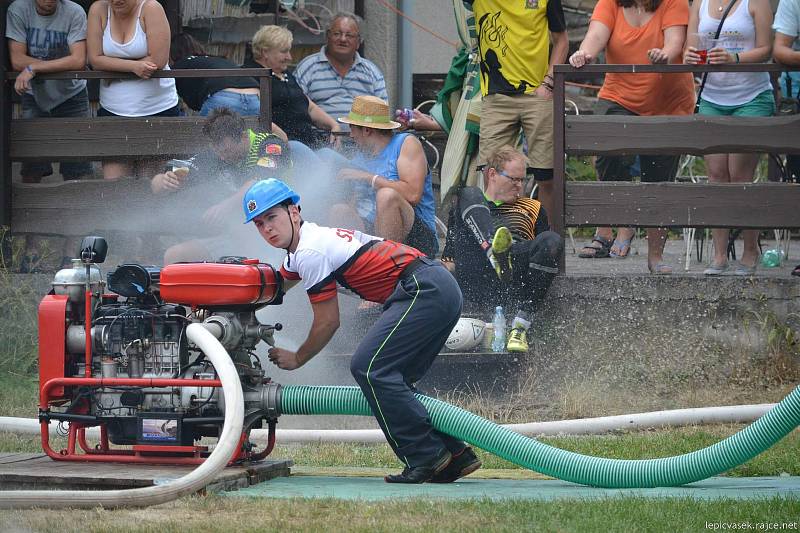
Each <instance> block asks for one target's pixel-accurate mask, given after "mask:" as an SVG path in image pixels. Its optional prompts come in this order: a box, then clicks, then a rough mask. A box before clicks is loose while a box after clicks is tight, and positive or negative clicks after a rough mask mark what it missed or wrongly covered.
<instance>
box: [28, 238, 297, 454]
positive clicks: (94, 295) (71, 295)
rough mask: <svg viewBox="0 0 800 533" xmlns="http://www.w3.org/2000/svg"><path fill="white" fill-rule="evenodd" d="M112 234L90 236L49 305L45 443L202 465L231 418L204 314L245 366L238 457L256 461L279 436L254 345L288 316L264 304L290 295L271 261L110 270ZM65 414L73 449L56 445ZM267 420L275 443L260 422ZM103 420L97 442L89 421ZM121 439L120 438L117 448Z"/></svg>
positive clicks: (42, 352) (42, 356) (272, 391)
mask: <svg viewBox="0 0 800 533" xmlns="http://www.w3.org/2000/svg"><path fill="white" fill-rule="evenodd" d="M106 252H107V244H106V242H105V240H104V239H103V238H101V237H86V238H85V239H84V240H83V242H82V243H81V249H80V258H78V259H75V260H73V267H72V268H69V269H63V270H61V271H59V272H58V273H57V274H56V275H55V278H54V281H53V284H52V286H53V288H52V290H51V291H50V292H49V293H48V294H47V295H46V296H45V297H44V299H43V300H42V301H41V303H40V305H39V383H40V387H39V422H40V425H41V441H42V448H43V449H44V451H45V453H46V454H47V455H48V456H50V457H52V458H53V459H56V460H61V461H94V462H122V463H145V464H174V465H189V464H199V463H202V462H203V461H204V460H205V458H206V457H207V456H208V455H209V451H208V447H207V446H205V445H200V444H199V443H198V442H199V441H200V439H202V438H204V437H218V436H219V434H220V432H221V429H222V425H223V421H224V416H223V415H224V409H225V406H224V396H223V395H222V394H221V382H220V380H219V379H218V378H217V375H216V371H215V370H214V367H213V365H211V364H210V363H209V362H208V361H206V360H205V357H204V354H203V353H202V351H201V350H199V349H198V348H197V347H196V346H194V345H192V344H191V343H190V342H189V341H188V340H187V337H186V335H185V329H186V327H187V326H188V325H189V324H191V323H199V324H201V325H202V326H203V327H205V328H206V329H207V330H208V331H209V332H211V333H212V334H213V335H214V336H215V337H216V338H217V339H218V340H219V341H220V343H221V344H222V345H223V346H224V347H225V349H226V350H227V352H228V354H229V355H230V357H231V359H232V360H233V362H234V365H235V366H236V368H237V371H238V373H239V377H240V381H241V383H242V389H243V394H244V398H245V419H244V427H243V430H242V435H241V437H240V439H239V445H238V446H237V448H236V450H237V451H236V452H235V453H234V455H233V456H232V457H231V459H230V463H229V464H233V463H239V462H243V461H258V460H262V459H264V458H265V457H266V456H268V455H269V454H270V453H271V451H272V449H273V446H274V444H275V428H276V423H277V418H278V416H279V414H280V413H279V412H278V405H279V402H280V386H279V385H278V384H276V383H274V382H273V381H272V380H271V379H270V378H269V377H267V376H266V375H265V371H264V369H263V368H262V367H261V362H260V360H259V359H258V356H257V355H256V352H255V347H256V345H257V344H258V343H259V342H261V341H264V342H267V343H268V344H274V340H273V334H274V332H275V331H279V330H280V329H281V328H282V326H281V324H279V323H276V324H261V323H260V322H259V321H258V319H257V318H256V315H255V312H256V311H257V310H258V309H260V308H261V307H263V306H266V305H275V304H280V303H281V302H282V298H283V283H282V279H281V276H280V274H279V273H278V272H277V271H276V270H275V269H274V268H273V267H272V266H271V265H269V264H266V263H260V262H259V261H258V260H253V259H246V258H242V257H226V258H222V259H220V261H219V262H216V263H178V264H173V265H167V266H165V267H164V268H157V267H153V266H142V265H137V264H125V265H121V266H119V267H117V268H116V269H115V270H114V271H112V272H110V273H109V274H108V283H107V285H108V290H106V282H104V281H103V280H102V279H101V274H100V269H99V267H98V266H97V265H98V264H100V263H102V262H103V261H104V260H105V256H106ZM51 421H58V422H59V426H58V427H59V430H60V432H61V433H63V434H64V435H65V436H66V437H67V445H66V448H64V449H60V450H56V449H54V448H53V447H52V446H51V443H50V441H51V438H50V422H51ZM264 422H266V424H267V426H268V428H269V432H268V440H267V444H266V446H265V447H264V448H263V449H262V450H260V451H257V450H256V446H255V445H254V444H253V443H251V442H250V439H249V437H250V430H251V429H253V428H257V427H262V426H263V423H264ZM90 427H99V430H100V438H99V443H98V444H96V445H94V446H92V445H90V444H89V442H88V441H87V435H86V429H87V428H90ZM112 445H113V446H112Z"/></svg>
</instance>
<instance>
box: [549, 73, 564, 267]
mask: <svg viewBox="0 0 800 533" xmlns="http://www.w3.org/2000/svg"><path fill="white" fill-rule="evenodd" d="M565 81H566V80H565V75H564V73H563V72H558V71H557V70H554V72H553V180H554V183H553V212H552V213H548V218H549V219H550V226H551V228H550V229H552V230H553V231H555V232H556V233H558V234H559V235H561V236H562V237H565V235H564V231H565V229H566V224H565V217H564V190H565V182H566V175H565V174H566V169H565V164H564V163H565V160H564V157H565V155H566V153H565V151H564V97H565V95H564V82H565ZM566 248H567V247H566V246H565V247H564V248H563V249H562V250H561V258H560V259H559V261H558V272H559V274H563V273H564V272H565V265H566V251H565V250H566Z"/></svg>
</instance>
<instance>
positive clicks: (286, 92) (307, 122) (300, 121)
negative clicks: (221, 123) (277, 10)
mask: <svg viewBox="0 0 800 533" xmlns="http://www.w3.org/2000/svg"><path fill="white" fill-rule="evenodd" d="M292 39H293V37H292V32H290V31H289V30H287V29H286V28H283V27H280V26H273V25H270V26H262V27H261V29H259V30H258V31H257V32H256V34H255V35H254V36H253V41H252V48H253V60H252V61H251V62H245V64H244V65H242V66H243V67H247V68H261V67H265V68H269V69H272V121H273V122H274V123H275V124H277V125H278V126H279V127H280V128H281V129H282V130H283V131H285V132H286V135H288V136H289V139H290V140H296V141H300V142H302V143H303V144H305V145H307V146H310V147H312V148H318V147H319V146H320V145H324V144H331V143H332V142H333V140H334V139H333V136H332V135H330V136H327V135H326V136H325V137H326V138H324V139H321V138H320V135H319V132H318V130H317V129H316V128H319V129H320V130H327V131H329V132H337V131H340V127H339V124H338V123H337V122H336V121H335V120H334V119H333V117H331V116H330V115H328V114H327V113H326V112H325V111H323V110H322V109H321V108H320V107H319V106H318V105H317V104H315V103H314V102H312V101H311V100H310V99H309V98H308V96H306V95H305V93H304V92H303V90H302V89H301V88H300V86H299V85H298V84H297V80H295V78H294V76H293V75H292V73H291V72H289V71H288V68H289V64H290V63H291V61H292V52H291V51H292Z"/></svg>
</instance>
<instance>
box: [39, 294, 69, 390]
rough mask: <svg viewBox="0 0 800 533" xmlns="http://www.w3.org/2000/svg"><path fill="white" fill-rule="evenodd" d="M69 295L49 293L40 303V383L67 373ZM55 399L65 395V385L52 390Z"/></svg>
mask: <svg viewBox="0 0 800 533" xmlns="http://www.w3.org/2000/svg"><path fill="white" fill-rule="evenodd" d="M67 301H68V300H67V296H65V295H56V294H48V295H47V296H45V297H44V298H43V299H42V301H41V303H40V304H39V383H40V384H41V383H47V382H48V381H50V380H51V379H53V378H61V377H64V374H65V373H66V369H65V364H66V363H65V362H66V353H65V351H66V350H65V344H66V341H65V339H66V338H67V326H66V316H67ZM52 394H53V399H56V398H59V399H60V398H63V397H64V387H59V388H56V389H55V390H53V391H52Z"/></svg>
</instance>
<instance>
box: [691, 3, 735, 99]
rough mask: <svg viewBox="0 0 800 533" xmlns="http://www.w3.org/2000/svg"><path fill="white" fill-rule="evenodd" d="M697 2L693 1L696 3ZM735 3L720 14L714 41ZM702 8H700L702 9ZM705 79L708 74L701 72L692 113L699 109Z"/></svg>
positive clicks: (729, 4) (730, 4)
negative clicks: (701, 78) (701, 76)
mask: <svg viewBox="0 0 800 533" xmlns="http://www.w3.org/2000/svg"><path fill="white" fill-rule="evenodd" d="M696 1H697V0H695V2H696ZM735 3H736V0H730V2H728V6H727V7H726V8H725V11H724V12H723V13H722V18H720V19H719V26H717V31H716V32H715V33H714V39H719V34H720V33H722V25H723V24H725V19H726V18H728V13H730V12H731V9H732V8H733V4H735ZM702 8H703V6H702V5H701V6H700V9H702ZM706 78H708V72H703V80H702V81H701V82H700V90H699V91H697V103H695V105H694V112H695V113H697V110H698V109H699V108H700V96H701V95H702V94H703V89H705V87H706Z"/></svg>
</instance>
